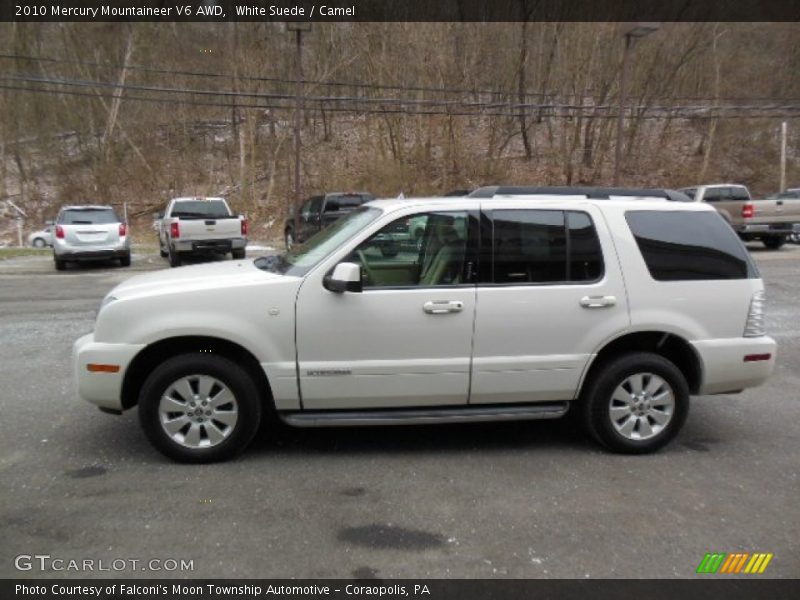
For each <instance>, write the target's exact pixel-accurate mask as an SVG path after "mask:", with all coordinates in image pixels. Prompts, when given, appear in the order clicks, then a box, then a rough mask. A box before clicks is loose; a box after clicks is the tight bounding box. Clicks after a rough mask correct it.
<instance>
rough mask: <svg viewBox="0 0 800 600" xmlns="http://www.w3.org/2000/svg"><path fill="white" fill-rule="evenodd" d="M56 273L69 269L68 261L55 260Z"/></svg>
mask: <svg viewBox="0 0 800 600" xmlns="http://www.w3.org/2000/svg"><path fill="white" fill-rule="evenodd" d="M55 263H56V271H63V270H65V269H66V268H67V261H65V260H59V259H57V258H56V259H55Z"/></svg>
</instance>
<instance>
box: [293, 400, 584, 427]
mask: <svg viewBox="0 0 800 600" xmlns="http://www.w3.org/2000/svg"><path fill="white" fill-rule="evenodd" d="M568 409H569V402H543V403H538V404H524V405H518V404H515V405H508V404H505V405H500V406H493V405H481V406H463V407H461V406H460V407H457V408H441V407H437V408H414V409H383V410H326V411H302V412H281V413H278V414H279V415H280V418H281V419H282V420H283V421H284V422H285V423H287V424H289V425H292V426H293V427H340V426H365V425H415V424H420V425H422V424H428V423H469V422H481V421H524V420H532V419H557V418H559V417H562V416H564V415H565V414H566V412H567V410H568Z"/></svg>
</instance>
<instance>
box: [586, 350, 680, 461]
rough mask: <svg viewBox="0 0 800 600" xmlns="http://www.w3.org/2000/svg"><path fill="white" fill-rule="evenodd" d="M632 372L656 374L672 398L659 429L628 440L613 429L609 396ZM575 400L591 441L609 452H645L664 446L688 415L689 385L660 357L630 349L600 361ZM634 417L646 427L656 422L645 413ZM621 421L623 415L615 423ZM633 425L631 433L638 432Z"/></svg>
mask: <svg viewBox="0 0 800 600" xmlns="http://www.w3.org/2000/svg"><path fill="white" fill-rule="evenodd" d="M636 374H648V375H656V376H658V377H659V378H661V379H662V380H663V381H664V382H666V384H667V385H668V386H669V387H670V388H671V391H672V397H673V399H674V405H673V407H672V415H671V418H670V419H669V421H668V422H667V423H666V425H664V426H663V429H661V430H660V431H659V432H657V433H654V435H653V436H652V437H649V438H647V439H631V438H630V437H626V436H625V435H623V434H622V433H620V432H619V431H617V429H616V427H615V425H614V423H613V421H612V417H611V412H610V408H611V402H612V395H613V394H614V393H615V391H616V390H617V388H618V387H619V386H621V385H622V384H623V383H624V382H626V380H628V378H629V377H631V376H635V375H636ZM646 381H649V380H646ZM579 402H580V403H581V405H580V408H581V412H582V417H583V418H582V420H583V424H584V426H585V427H586V429H587V430H588V432H589V433H590V434H591V435H592V437H593V438H594V439H595V440H597V441H598V442H600V443H601V444H602V445H603V446H605V447H606V448H608V449H609V450H611V451H612V452H618V453H622V454H645V453H648V452H655V451H656V450H658V449H660V448H662V447H663V446H665V445H666V444H667V443H669V442H670V440H672V438H674V437H675V436H676V435H677V434H678V432H679V431H680V429H681V427H683V424H684V423H685V422H686V417H687V416H688V414H689V386H688V384H687V383H686V378H685V377H684V376H683V373H681V372H680V370H679V369H678V368H677V367H676V366H675V365H674V364H673V363H672V362H670V361H669V360H667V359H666V358H664V357H663V356H660V355H658V354H652V353H649V352H631V353H626V354H621V355H619V356H617V357H614V358H612V359H610V360H609V361H607V362H605V363H603V364H602V365H601V366H600V367H599V368H598V369H597V370H596V371H595V372H594V373H593V374H592V375H591V376H590V378H589V380H587V381H586V383H585V384H584V386H583V390H582V393H581V397H580V399H579ZM635 418H636V419H639V420H640V421H641V420H642V419H647V426H648V427H649V426H651V425H656V423H655V421H653V420H651V419H652V418H651V417H649V416H646V417H635ZM625 421H626V419H625V417H622V418H621V420H620V421H619V423H621V424H622V423H624V422H625ZM633 427H634V431H633V432H632V435H641V433H640V432H641V427H640V424H639V423H637V424H634V426H633ZM637 429H639V432H637V431H636V430H637Z"/></svg>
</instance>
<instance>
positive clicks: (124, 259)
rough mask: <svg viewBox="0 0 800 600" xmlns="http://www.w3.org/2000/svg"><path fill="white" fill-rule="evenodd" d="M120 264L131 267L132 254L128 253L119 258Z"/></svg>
mask: <svg viewBox="0 0 800 600" xmlns="http://www.w3.org/2000/svg"><path fill="white" fill-rule="evenodd" d="M119 266H120V267H130V266H131V255H130V254H127V255H125V256H123V257H121V258H120V259H119Z"/></svg>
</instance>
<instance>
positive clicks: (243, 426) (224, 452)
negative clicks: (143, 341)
mask: <svg viewBox="0 0 800 600" xmlns="http://www.w3.org/2000/svg"><path fill="white" fill-rule="evenodd" d="M190 375H208V376H211V377H214V378H215V379H217V380H219V381H221V382H222V383H224V384H225V386H227V387H228V388H229V389H230V391H231V392H232V393H233V395H234V397H235V399H236V403H237V408H238V418H237V421H236V424H235V425H234V426H233V430H232V431H231V433H230V434H229V435H228V436H227V438H225V439H224V440H223V441H221V442H220V443H218V444H217V445H215V446H211V447H207V448H187V447H185V446H183V445H181V444H180V443H178V442H177V441H175V440H173V439H172V438H171V437H170V436H169V435H168V434H167V432H166V431H164V428H163V427H162V425H161V421H160V416H159V410H158V408H159V403H160V402H161V398H162V396H163V395H164V394H165V393H166V391H167V389H168V388H169V386H170V385H171V384H172V383H173V382H175V381H176V380H178V379H180V378H181V377H185V376H190ZM262 412H263V406H262V400H261V396H260V394H259V393H258V389H257V387H256V384H255V382H254V381H253V378H252V377H251V376H250V374H249V373H248V372H247V371H246V370H245V369H244V368H242V367H241V366H239V365H238V364H236V363H235V362H233V361H231V360H229V359H228V358H225V357H224V356H219V355H215V354H201V353H199V352H198V353H194V354H181V355H178V356H175V357H173V358H170V359H168V360H167V361H165V362H164V363H162V364H161V365H160V366H159V367H157V368H156V369H155V370H154V371H153V372H152V373H151V374H150V375H149V376H148V377H147V379H146V380H145V382H144V385H143V386H142V390H141V392H140V394H139V422H140V424H141V426H142V429H144V433H145V435H146V436H147V438H148V439H149V440H150V442H151V443H152V444H153V446H155V447H156V449H157V450H158V451H159V452H161V453H162V454H164V455H165V456H167V457H169V458H171V459H173V460H176V461H178V462H184V463H210V462H217V461H223V460H228V459H230V458H232V457H233V456H235V455H237V454H239V453H240V452H241V451H242V450H244V449H245V448H246V447H247V446H248V444H250V442H251V441H252V440H253V437H254V436H255V435H256V433H257V432H258V429H259V426H260V422H261V415H262Z"/></svg>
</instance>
